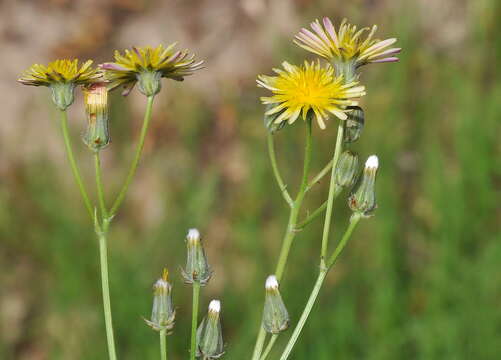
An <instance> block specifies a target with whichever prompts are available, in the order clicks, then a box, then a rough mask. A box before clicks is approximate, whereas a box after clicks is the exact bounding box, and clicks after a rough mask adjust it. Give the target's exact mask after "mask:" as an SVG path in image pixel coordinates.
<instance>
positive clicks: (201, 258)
mask: <svg viewBox="0 0 501 360" xmlns="http://www.w3.org/2000/svg"><path fill="white" fill-rule="evenodd" d="M186 249H187V256H186V267H185V268H184V269H182V275H183V278H184V280H185V282H186V283H187V284H193V283H194V282H197V283H200V285H205V284H206V283H207V282H208V281H209V279H210V277H211V275H212V271H211V269H210V267H209V264H208V263H207V256H206V255H205V250H204V248H203V246H202V242H201V240H200V233H199V232H198V230H197V229H190V230H189V231H188V235H187V236H186Z"/></svg>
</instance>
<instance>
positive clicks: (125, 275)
mask: <svg viewBox="0 0 501 360" xmlns="http://www.w3.org/2000/svg"><path fill="white" fill-rule="evenodd" d="M322 16H329V17H331V18H332V19H333V20H335V21H336V23H339V22H340V20H341V19H342V18H343V17H347V18H349V20H350V21H351V22H353V23H356V24H359V25H366V26H367V25H372V24H373V23H376V24H379V30H378V33H377V34H378V36H379V37H380V38H387V37H393V36H395V37H398V39H399V41H398V46H401V47H402V48H403V52H402V54H401V56H400V59H401V61H400V62H399V63H396V64H382V65H373V66H367V67H365V68H364V73H363V75H362V81H363V83H364V84H365V85H366V86H367V92H368V95H367V96H366V97H365V98H364V99H363V102H362V106H363V107H364V109H365V111H366V128H365V130H364V134H363V137H362V139H361V140H360V141H359V142H358V143H357V144H356V146H355V148H356V150H357V151H358V152H359V153H360V154H361V156H363V157H364V158H365V157H366V156H368V155H370V154H372V153H376V154H378V155H379V157H380V163H381V167H380V172H379V177H378V184H377V190H378V203H379V208H378V210H377V212H376V216H375V217H374V218H371V219H368V220H364V221H363V222H362V223H361V226H359V228H358V229H357V230H356V232H355V235H354V237H353V239H352V241H351V243H350V244H349V246H348V247H347V250H346V251H345V253H344V254H343V256H342V258H341V260H340V262H339V263H338V264H337V265H336V267H335V269H334V271H332V272H331V274H330V275H329V277H328V279H327V281H326V285H325V287H324V289H323V290H322V292H321V295H320V297H319V301H318V304H317V306H316V307H315V309H314V311H313V313H312V316H311V318H310V321H309V322H308V324H307V325H306V327H305V329H304V333H303V336H302V338H301V339H300V341H299V343H298V345H297V347H296V349H295V351H294V352H293V356H292V357H291V358H292V359H316V360H323V359H325V360H327V359H333V358H335V359H371V360H376V359H381V360H383V359H384V360H387V359H426V360H431V359H440V360H443V359H469V360H470V359H498V358H499V354H500V353H501V340H500V339H501V272H500V271H499V270H500V263H501V236H500V230H499V229H500V225H499V224H500V220H501V212H500V207H499V203H500V183H501V171H500V170H501V161H500V155H501V151H500V150H501V147H500V145H499V142H498V138H499V136H500V134H501V126H500V122H499V114H500V113H501V82H500V80H501V72H499V69H498V68H499V66H500V65H501V38H500V37H499V33H500V32H501V25H500V22H499V18H500V16H501V3H500V2H499V1H497V0H475V1H467V0H440V1H439V0H437V1H424V0H420V1H399V0H386V1H375V0H372V1H370V0H355V1H350V2H335V1H330V0H320V1H314V0H295V1H285V0H268V1H267V0H197V1H194V0H183V1H181V0H178V1H153V0H151V1H147V0H106V1H104V0H101V1H98V0H78V1H70V0H50V1H28V0H17V1H14V0H5V1H3V2H1V3H0V19H1V21H0V44H1V46H2V51H1V52H0V63H1V64H2V70H3V71H2V74H0V90H1V93H2V121H1V122H0V154H1V157H0V159H1V161H0V181H1V186H0V239H1V240H0V265H1V271H0V358H1V359H5V360H12V359H23V360H24V359H26V360H35V359H37V360H38V359H105V358H106V340H105V336H104V324H103V321H102V312H101V294H100V282H99V270H98V263H97V255H98V252H97V242H96V240H95V237H94V234H93V231H92V227H91V226H90V223H89V220H88V218H87V217H86V213H85V211H84V207H83V205H82V203H81V200H80V198H79V195H78V193H77V191H76V188H75V186H74V183H73V179H72V178H71V174H70V171H69V168H68V166H67V162H66V158H65V154H64V152H63V143H62V140H61V136H60V134H59V128H58V123H57V121H56V115H57V114H56V111H55V110H54V109H53V107H52V105H51V104H50V103H49V101H48V99H49V93H48V90H47V89H43V88H40V89H38V88H28V87H23V86H21V85H19V84H17V83H16V82H15V79H16V78H17V76H18V75H19V73H20V72H21V71H22V70H24V69H25V68H26V67H28V66H29V65H30V64H31V63H34V62H37V63H46V62H47V61H49V60H52V59H54V58H56V57H80V58H82V59H84V58H94V59H96V61H97V62H102V61H106V60H109V59H110V58H111V54H112V50H113V49H116V48H118V49H122V48H125V47H129V46H131V45H147V44H151V45H156V44H158V43H164V44H167V43H170V42H173V41H176V40H178V41H179V42H180V46H181V47H185V46H186V47H188V48H190V49H192V50H193V51H194V52H196V53H197V55H198V57H199V58H202V59H206V69H204V70H203V71H200V72H199V73H197V74H196V75H194V76H192V77H189V78H187V80H186V81H185V82H184V83H175V82H173V81H170V82H169V81H165V80H164V82H163V85H164V86H163V90H162V92H161V94H160V95H159V97H158V100H157V102H156V104H155V110H154V119H153V124H152V128H151V131H150V133H149V136H148V138H147V142H146V148H145V151H144V157H143V160H142V163H141V166H140V168H139V172H138V174H137V178H136V179H135V182H134V183H133V186H132V188H131V191H130V193H129V195H128V197H127V200H126V203H125V206H124V208H123V209H122V211H121V212H120V214H119V216H118V217H117V218H116V219H115V221H114V223H113V227H112V232H111V234H110V244H109V245H110V271H111V273H110V277H111V296H112V306H113V310H114V323H115V329H116V338H117V343H118V352H119V357H120V359H124V360H125V359H156V358H158V336H157V334H156V333H154V332H153V331H152V330H151V329H150V328H148V327H147V326H146V325H145V324H144V323H143V322H142V320H141V316H143V315H144V316H148V315H149V313H150V311H151V285H152V283H153V282H154V281H155V279H156V278H157V277H158V276H159V275H160V271H161V269H162V267H163V266H167V267H169V268H170V269H171V272H172V281H173V282H174V301H175V303H176V304H177V306H178V310H177V324H176V328H175V332H174V335H173V336H171V337H170V338H169V347H170V353H171V358H172V359H186V358H187V348H188V332H189V329H188V327H189V323H190V305H189V304H190V301H191V300H190V288H189V287H187V286H185V285H183V283H182V280H181V277H180V275H179V272H178V268H179V266H181V265H182V264H183V262H184V242H183V239H184V236H185V234H186V231H187V229H188V228H189V227H194V226H195V227H198V228H199V229H200V230H201V232H202V234H203V236H204V239H205V244H206V248H207V252H208V256H209V259H210V262H211V264H212V265H213V268H214V270H215V275H214V278H213V279H212V280H211V282H210V283H209V285H208V286H207V287H206V288H205V289H204V290H203V295H202V296H203V300H202V309H204V311H205V308H206V306H207V304H208V302H209V300H210V299H212V298H219V299H221V300H222V302H223V322H224V336H225V342H226V343H227V354H226V355H225V358H226V359H248V358H250V352H251V349H252V346H253V341H254V339H255V331H256V328H257V326H258V323H259V321H260V316H261V309H262V300H263V282H264V279H265V277H266V275H268V274H269V273H270V272H271V271H273V268H274V266H275V259H276V257H277V254H278V250H279V246H280V240H281V236H282V233H283V231H284V229H285V225H286V220H287V208H286V206H285V204H284V202H283V200H282V198H281V197H280V195H279V191H278V189H277V187H276V184H275V183H274V180H273V177H272V173H271V169H270V166H269V163H268V158H267V152H266V143H265V135H266V133H265V129H264V127H263V121H262V112H263V109H262V106H261V105H260V103H259V96H262V95H263V94H264V91H263V90H262V89H258V88H256V85H255V78H256V75H257V74H261V73H266V74H270V73H271V68H272V67H274V66H277V65H278V64H279V63H280V62H282V61H283V60H287V61H290V62H296V63H298V62H302V61H303V59H305V58H311V57H310V55H309V54H307V53H306V52H304V51H303V50H301V49H299V48H298V47H296V46H295V45H294V44H292V41H291V40H292V38H293V35H294V34H295V33H296V32H297V31H298V30H299V29H300V28H301V27H302V26H306V25H307V24H308V23H309V22H311V21H312V20H314V19H315V18H320V17H322ZM112 102H113V109H112V118H111V131H112V137H113V143H112V145H111V146H110V147H109V148H107V149H106V150H104V151H103V157H104V160H103V162H104V168H105V181H106V190H107V197H108V199H109V201H111V198H112V197H113V196H114V195H115V194H116V192H117V190H118V187H119V185H120V183H121V181H122V178H123V176H124V175H125V170H126V166H127V165H128V163H129V161H130V159H131V158H132V151H133V146H134V144H135V139H136V138H137V136H138V132H139V127H140V123H141V118H142V112H143V111H144V107H145V99H144V97H143V96H141V95H140V94H139V93H138V92H137V91H135V92H134V93H133V94H131V95H130V96H129V97H128V98H126V99H123V98H121V97H120V96H119V95H118V94H115V95H114V96H113V97H112ZM70 120H71V126H72V129H71V130H72V132H73V135H74V145H75V150H76V152H77V156H78V159H79V163H80V166H81V168H82V170H83V171H84V173H85V178H86V180H87V182H88V184H89V186H91V185H92V184H93V178H92V166H93V164H92V157H91V155H90V153H89V151H88V150H87V149H86V148H85V146H84V145H83V144H82V143H81V142H80V141H79V134H80V133H81V132H82V131H83V129H84V127H85V123H84V115H83V106H82V100H81V94H78V98H77V101H76V103H75V104H74V105H73V106H72V108H71V110H70ZM303 126H304V124H303V123H301V122H298V124H297V125H295V126H292V127H288V128H287V129H286V130H283V131H281V132H280V133H279V134H278V135H277V140H276V141H277V148H278V149H277V150H278V153H279V163H280V166H281V168H282V170H283V172H284V174H285V177H286V178H287V182H288V183H289V184H290V188H291V189H295V188H296V186H297V183H298V178H299V176H300V169H301V166H302V165H301V164H302V147H303V131H302V129H299V128H302V127H303ZM334 130H335V126H334V123H333V122H331V123H330V124H328V128H327V130H326V131H323V132H321V131H319V130H318V128H317V127H316V128H315V129H314V136H315V143H314V168H315V169H320V168H321V167H322V166H323V165H324V164H325V163H326V162H327V161H328V160H329V158H330V156H331V153H332V150H333V145H334V141H335V131H334ZM326 192H327V183H326V182H323V183H321V184H320V185H318V186H317V188H316V189H315V190H314V191H313V192H312V195H311V196H310V197H309V198H308V200H307V203H306V205H305V209H310V210H311V209H314V208H315V206H317V205H318V204H320V203H321V201H322V199H324V198H325V197H326ZM344 198H345V194H344V195H343V196H341V197H340V201H338V203H337V205H336V208H335V214H336V215H335V220H334V238H335V239H338V238H339V236H340V233H341V230H342V229H343V228H344V226H345V225H346V223H347V219H348V216H349V212H348V211H347V206H346V202H345V200H344ZM320 237H321V221H320V220H317V221H316V222H315V223H313V224H312V225H311V226H310V227H309V228H308V229H307V231H304V232H302V233H300V234H299V235H298V237H297V240H296V242H295V244H294V247H293V250H292V254H291V260H290V262H289V264H290V265H289V267H288V272H287V275H286V277H285V279H284V282H283V284H282V293H283V296H284V298H285V300H286V302H287V304H288V307H289V310H290V313H291V316H292V320H293V322H295V321H296V320H297V319H298V317H299V314H300V312H301V309H302V307H303V306H304V303H305V301H306V298H307V296H308V293H307V292H308V291H309V290H310V289H311V286H312V285H313V281H314V279H315V276H316V273H317V264H318V259H317V256H318V252H319V247H320ZM287 334H290V331H289V332H288V333H287ZM287 338H288V335H285V336H283V337H281V338H280V340H279V342H278V345H279V346H277V349H278V350H280V349H281V348H282V347H283V345H284V342H285V340H286V339H287ZM273 356H274V358H276V357H277V356H278V353H274V354H273Z"/></svg>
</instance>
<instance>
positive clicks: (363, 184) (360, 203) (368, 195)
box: [348, 155, 379, 217]
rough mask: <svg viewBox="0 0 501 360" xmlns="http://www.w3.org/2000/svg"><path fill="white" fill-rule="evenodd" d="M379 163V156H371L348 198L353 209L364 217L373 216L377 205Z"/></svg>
mask: <svg viewBox="0 0 501 360" xmlns="http://www.w3.org/2000/svg"><path fill="white" fill-rule="evenodd" d="M378 165H379V164H378V158H377V156H376V155H372V156H369V158H368V159H367V161H366V162H365V169H364V175H363V177H362V179H361V180H360V181H359V182H358V184H357V186H356V187H355V189H354V191H353V192H352V194H351V195H350V197H349V199H348V205H349V206H350V208H351V210H353V212H355V213H358V214H360V215H362V216H364V217H368V216H371V215H372V214H373V212H374V210H375V209H376V207H377V204H376V191H375V183H376V173H377V168H378Z"/></svg>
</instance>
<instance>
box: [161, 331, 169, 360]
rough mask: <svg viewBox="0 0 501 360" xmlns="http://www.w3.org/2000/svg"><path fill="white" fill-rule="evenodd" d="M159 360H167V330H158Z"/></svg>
mask: <svg viewBox="0 0 501 360" xmlns="http://www.w3.org/2000/svg"><path fill="white" fill-rule="evenodd" d="M159 334H160V360H167V330H166V329H163V330H160V332H159Z"/></svg>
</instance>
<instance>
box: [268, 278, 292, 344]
mask: <svg viewBox="0 0 501 360" xmlns="http://www.w3.org/2000/svg"><path fill="white" fill-rule="evenodd" d="M265 289H266V295H265V300H264V311H263V327H264V329H265V330H266V331H267V332H269V333H272V334H278V333H279V332H282V331H285V330H287V328H288V327H289V320H290V319H289V313H288V312H287V309H286V308H285V304H284V302H283V300H282V296H281V295H280V291H278V282H277V278H276V277H275V275H270V276H268V278H267V279H266V285H265Z"/></svg>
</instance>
